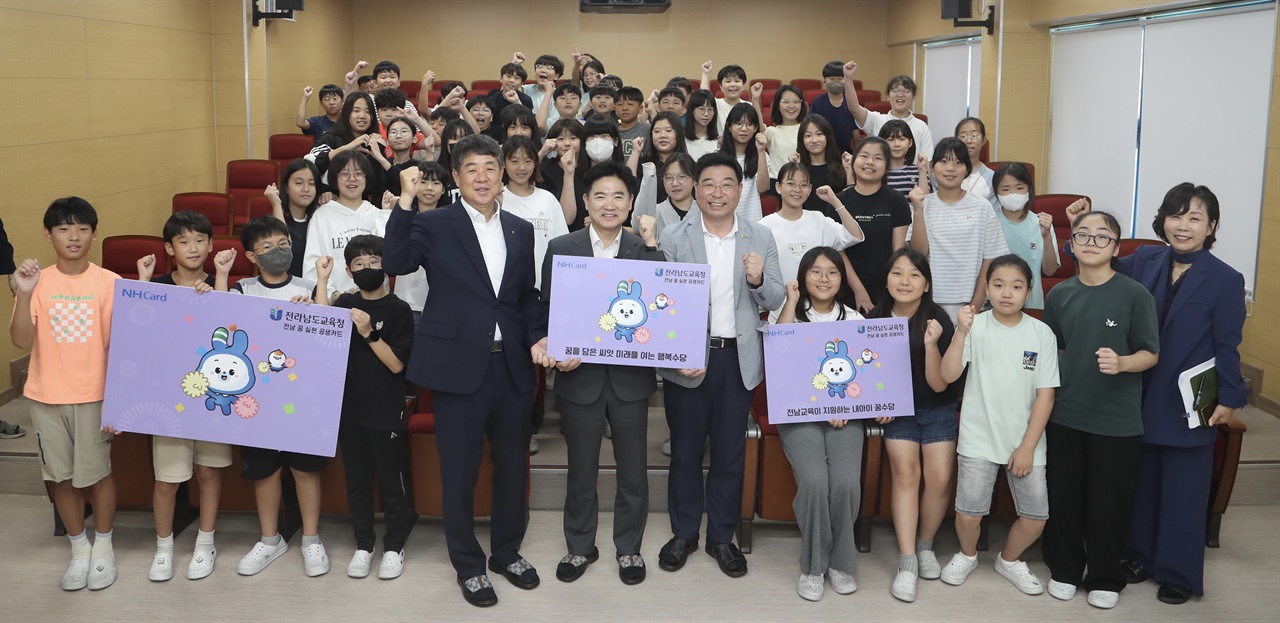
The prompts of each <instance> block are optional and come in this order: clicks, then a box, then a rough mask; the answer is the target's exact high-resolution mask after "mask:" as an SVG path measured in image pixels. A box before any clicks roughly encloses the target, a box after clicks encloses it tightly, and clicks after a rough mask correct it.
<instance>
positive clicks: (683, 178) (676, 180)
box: [662, 173, 689, 184]
mask: <svg viewBox="0 0 1280 623" xmlns="http://www.w3.org/2000/svg"><path fill="white" fill-rule="evenodd" d="M662 181H664V182H666V183H668V184H683V183H685V182H687V181H689V176H688V175H685V174H684V173H680V174H678V175H664V176H662Z"/></svg>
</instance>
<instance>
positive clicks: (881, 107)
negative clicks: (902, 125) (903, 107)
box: [862, 100, 889, 115]
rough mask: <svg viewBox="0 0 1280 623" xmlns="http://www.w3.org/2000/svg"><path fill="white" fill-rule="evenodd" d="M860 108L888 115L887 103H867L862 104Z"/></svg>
mask: <svg viewBox="0 0 1280 623" xmlns="http://www.w3.org/2000/svg"><path fill="white" fill-rule="evenodd" d="M862 106H863V108H866V109H867V110H870V111H874V112H879V113H884V114H886V115H887V114H889V102H886V101H883V100H882V101H878V102H867V103H865V104H862Z"/></svg>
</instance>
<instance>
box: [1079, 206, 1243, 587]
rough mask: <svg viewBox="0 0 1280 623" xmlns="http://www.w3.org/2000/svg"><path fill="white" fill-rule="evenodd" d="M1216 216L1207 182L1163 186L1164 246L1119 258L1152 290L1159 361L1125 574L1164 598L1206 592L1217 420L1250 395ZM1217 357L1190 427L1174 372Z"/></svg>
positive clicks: (1146, 388)
mask: <svg viewBox="0 0 1280 623" xmlns="http://www.w3.org/2000/svg"><path fill="white" fill-rule="evenodd" d="M1073 207H1074V206H1073ZM1087 209H1088V208H1087V207H1086V208H1083V209H1082V210H1080V211H1081V212H1083V211H1084V210H1087ZM1068 216H1072V217H1074V216H1073V215H1068ZM1218 216H1219V210H1218V198H1217V197H1215V196H1214V194H1213V193H1212V192H1211V191H1210V190H1209V189H1208V188H1206V187H1204V186H1194V185H1192V184H1190V183H1187V182H1184V183H1182V184H1178V185H1177V186H1174V187H1173V188H1171V189H1169V192H1168V193H1166V194H1165V196H1164V201H1163V202H1162V203H1161V204H1160V210H1159V212H1157V213H1156V217H1155V221H1154V222H1153V223H1152V227H1153V228H1154V229H1155V233H1156V235H1157V236H1159V237H1160V239H1161V240H1164V241H1165V242H1168V243H1169V246H1164V247H1161V246H1144V247H1139V248H1138V249H1137V251H1136V252H1134V253H1133V254H1132V255H1129V256H1126V257H1123V258H1120V272H1122V273H1124V274H1126V275H1128V276H1129V277H1132V278H1133V279H1135V280H1137V281H1138V282H1139V283H1141V284H1142V285H1144V286H1146V288H1147V290H1149V291H1150V292H1151V294H1152V296H1154V297H1155V299H1156V308H1157V311H1158V314H1159V320H1160V361H1159V363H1157V364H1156V365H1155V367H1153V368H1151V369H1150V370H1148V371H1147V372H1146V373H1145V375H1144V376H1145V378H1144V383H1143V392H1142V427H1143V434H1142V457H1141V461H1140V462H1139V467H1138V487H1137V495H1136V497H1135V499H1134V511H1133V519H1132V523H1131V528H1130V533H1129V553H1128V562H1127V563H1126V564H1125V566H1126V575H1127V576H1128V577H1127V579H1128V581H1129V583H1130V584H1134V583H1138V582H1143V581H1146V580H1147V579H1150V578H1154V579H1155V580H1156V581H1157V582H1159V583H1160V589H1159V591H1158V592H1157V593H1156V596H1157V598H1158V599H1159V600H1160V601H1162V602H1165V603H1169V604H1181V603H1185V602H1186V601H1187V600H1188V599H1190V598H1191V595H1193V594H1194V595H1197V596H1201V595H1204V539H1205V527H1206V526H1205V524H1206V518H1207V515H1208V509H1209V486H1210V481H1211V478H1212V475H1213V451H1214V440H1215V439H1216V437H1217V434H1218V433H1217V427H1216V425H1217V424H1218V423H1221V422H1225V421H1227V420H1229V419H1231V417H1232V415H1234V414H1235V411H1236V409H1239V408H1241V407H1243V406H1245V403H1246V401H1247V399H1248V397H1249V390H1248V389H1246V388H1245V386H1244V379H1243V378H1242V377H1241V375H1240V353H1239V351H1238V348H1239V346H1240V339H1241V331H1242V329H1243V327H1244V318H1245V311H1244V277H1243V276H1242V275H1241V274H1240V273H1239V271H1237V270H1235V269H1233V268H1231V267H1230V266H1228V265H1227V264H1226V263H1224V262H1223V261H1222V260H1220V259H1218V258H1216V257H1214V256H1213V254H1211V253H1209V249H1210V248H1212V247H1213V243H1214V240H1215V239H1216V235H1215V234H1216V233H1217V229H1218ZM1214 358H1216V360H1215V366H1216V367H1217V370H1218V379H1219V384H1220V389H1219V394H1218V401H1219V405H1218V407H1217V409H1215V410H1214V412H1213V417H1212V419H1211V420H1210V422H1209V424H1210V425H1209V426H1201V427H1198V428H1187V420H1186V418H1185V417H1184V416H1183V414H1184V412H1185V411H1186V408H1185V407H1184V406H1183V403H1182V397H1181V394H1180V393H1179V391H1178V375H1179V374H1181V373H1182V372H1183V371H1184V370H1186V369H1188V368H1191V367H1193V366H1196V365H1198V364H1201V363H1204V362H1205V361H1208V360H1209V359H1214Z"/></svg>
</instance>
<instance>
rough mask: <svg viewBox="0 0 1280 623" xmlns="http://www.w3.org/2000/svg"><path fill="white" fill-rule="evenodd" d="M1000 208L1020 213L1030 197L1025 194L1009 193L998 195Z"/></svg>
mask: <svg viewBox="0 0 1280 623" xmlns="http://www.w3.org/2000/svg"><path fill="white" fill-rule="evenodd" d="M999 198H1000V206H1001V207H1003V208H1004V209H1006V210H1008V211H1010V212H1021V211H1022V209H1023V208H1025V207H1027V200H1028V199H1030V198H1031V197H1030V196H1029V195H1028V194H1027V193H1009V194H1007V195H1000V197H999Z"/></svg>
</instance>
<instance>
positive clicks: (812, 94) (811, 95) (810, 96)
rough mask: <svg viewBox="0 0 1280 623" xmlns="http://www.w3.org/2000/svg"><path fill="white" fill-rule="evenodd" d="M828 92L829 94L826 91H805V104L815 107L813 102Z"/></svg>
mask: <svg viewBox="0 0 1280 623" xmlns="http://www.w3.org/2000/svg"><path fill="white" fill-rule="evenodd" d="M826 92H827V90H826V89H805V91H804V102H805V104H808V105H809V106H813V100H816V99H818V96H819V95H822V94H823V93H826Z"/></svg>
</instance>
